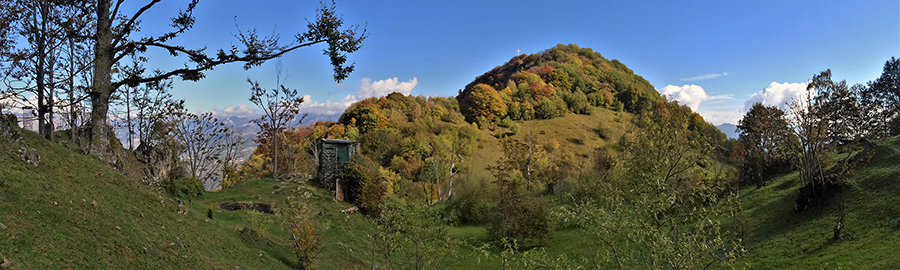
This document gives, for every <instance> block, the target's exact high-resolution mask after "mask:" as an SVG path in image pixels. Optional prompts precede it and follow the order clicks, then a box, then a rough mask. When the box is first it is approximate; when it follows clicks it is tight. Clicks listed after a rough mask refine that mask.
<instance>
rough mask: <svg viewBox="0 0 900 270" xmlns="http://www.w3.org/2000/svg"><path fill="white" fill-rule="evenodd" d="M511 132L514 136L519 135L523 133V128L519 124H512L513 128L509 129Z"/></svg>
mask: <svg viewBox="0 0 900 270" xmlns="http://www.w3.org/2000/svg"><path fill="white" fill-rule="evenodd" d="M509 131H510V132H512V134H513V135H515V134H519V132H520V131H522V126H519V124H512V126H510V127H509Z"/></svg>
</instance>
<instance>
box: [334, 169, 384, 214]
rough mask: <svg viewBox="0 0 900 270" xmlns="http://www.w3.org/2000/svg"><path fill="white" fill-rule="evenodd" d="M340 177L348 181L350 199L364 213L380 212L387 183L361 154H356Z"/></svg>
mask: <svg viewBox="0 0 900 270" xmlns="http://www.w3.org/2000/svg"><path fill="white" fill-rule="evenodd" d="M340 178H341V179H344V180H345V181H349V182H350V191H351V193H352V194H353V195H351V199H350V201H352V202H355V203H356V205H358V206H359V207H360V209H362V210H363V211H364V212H365V213H366V214H368V215H370V216H376V215H378V214H380V213H381V205H382V203H383V198H384V195H385V193H386V192H387V183H385V179H384V178H383V177H382V175H381V174H380V173H379V171H378V165H376V164H373V163H372V162H371V161H370V160H368V159H366V158H365V157H363V156H357V157H355V158H354V159H353V161H351V162H350V164H348V165H347V167H345V168H344V170H343V171H342V172H341V176H340Z"/></svg>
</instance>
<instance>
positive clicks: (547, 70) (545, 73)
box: [527, 66, 553, 82]
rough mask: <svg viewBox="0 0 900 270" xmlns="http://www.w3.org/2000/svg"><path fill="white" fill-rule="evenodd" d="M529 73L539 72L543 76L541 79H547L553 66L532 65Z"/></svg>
mask: <svg viewBox="0 0 900 270" xmlns="http://www.w3.org/2000/svg"><path fill="white" fill-rule="evenodd" d="M527 72H529V73H534V74H537V75H538V76H540V77H541V80H543V81H545V82H546V81H547V77H548V76H549V75H550V72H553V67H551V66H542V67H531V68H529V69H528V71H527Z"/></svg>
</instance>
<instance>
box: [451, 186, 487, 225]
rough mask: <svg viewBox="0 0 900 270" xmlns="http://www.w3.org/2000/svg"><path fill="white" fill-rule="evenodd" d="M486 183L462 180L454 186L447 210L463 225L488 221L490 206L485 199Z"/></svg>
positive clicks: (480, 223)
mask: <svg viewBox="0 0 900 270" xmlns="http://www.w3.org/2000/svg"><path fill="white" fill-rule="evenodd" d="M487 189H488V183H487V181H484V180H482V181H479V183H478V184H469V183H467V182H462V183H461V184H460V185H459V186H457V188H456V192H454V194H453V199H452V200H450V202H449V203H448V206H447V210H448V211H450V212H452V213H453V215H454V216H456V217H457V221H458V222H459V223H460V224H464V225H482V224H485V223H486V222H487V221H488V218H489V214H491V212H490V210H491V208H492V206H491V205H490V203H488V200H487V193H488V191H487Z"/></svg>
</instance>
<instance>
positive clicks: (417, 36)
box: [126, 0, 900, 124]
mask: <svg viewBox="0 0 900 270" xmlns="http://www.w3.org/2000/svg"><path fill="white" fill-rule="evenodd" d="M130 2H133V1H130ZM181 2H185V1H180V2H172V1H166V2H162V3H160V4H159V7H154V9H152V10H150V11H149V12H148V14H147V15H146V16H144V19H143V28H142V29H143V31H145V32H146V33H148V34H154V33H159V32H161V31H163V30H165V27H164V26H165V25H167V24H168V20H167V18H168V17H170V16H172V15H173V14H174V13H175V12H177V10H178V9H180V8H184V5H185V3H181ZM126 3H129V2H126ZM141 3H143V2H142V1H138V2H136V3H133V4H132V5H135V6H129V7H128V9H126V14H130V13H131V12H133V10H134V9H136V8H137V7H138V6H137V5H138V4H141ZM263 3H264V4H263ZM336 5H337V11H338V13H340V14H343V16H344V20H345V23H346V24H360V25H364V26H366V28H367V30H368V33H369V38H368V39H367V40H366V41H365V43H364V46H363V48H362V49H361V50H360V51H358V52H357V53H354V54H351V55H350V56H349V57H350V61H355V62H356V68H357V69H356V71H355V72H354V73H353V74H352V75H351V76H350V77H349V78H347V79H346V80H345V81H344V82H343V83H341V84H338V83H335V82H334V81H333V80H332V76H331V67H330V66H329V65H328V62H327V58H326V57H325V56H323V55H322V54H321V49H322V47H314V48H307V49H302V50H301V51H297V52H294V53H291V54H288V55H287V56H285V57H283V58H282V59H281V60H280V62H281V65H282V66H283V68H282V69H283V71H284V73H285V74H286V76H287V77H288V79H287V82H286V83H285V85H286V86H288V87H290V88H295V89H298V90H299V91H300V92H302V93H304V94H305V95H309V100H308V101H307V103H308V104H307V105H308V107H307V110H308V111H310V112H317V113H340V112H341V111H343V110H342V109H341V108H342V106H346V105H347V104H349V102H352V101H355V100H358V99H361V98H364V97H366V96H371V95H379V94H386V93H389V92H390V91H401V92H404V93H411V94H414V95H419V94H421V95H426V96H432V95H437V96H453V95H456V93H457V91H458V90H459V89H460V88H462V87H464V86H465V85H466V84H467V83H469V82H471V81H472V80H473V79H474V78H475V77H476V76H478V75H480V74H482V73H484V72H486V71H488V70H490V69H492V68H493V67H495V66H498V65H501V64H503V63H504V62H506V61H507V60H509V59H510V58H511V57H513V56H515V54H516V52H517V50H521V52H522V53H537V52H539V51H541V50H544V49H548V48H550V47H553V46H555V45H556V44H558V43H562V44H570V43H574V44H578V45H579V46H581V47H588V48H592V49H593V50H594V51H596V52H599V53H601V54H602V55H603V56H605V57H606V58H608V59H619V60H620V61H622V62H623V63H625V64H626V65H627V66H628V67H629V68H631V69H632V70H634V72H635V73H637V74H638V75H641V76H643V77H644V78H646V79H647V80H648V81H650V83H651V84H653V86H654V87H656V88H657V89H659V90H660V91H661V92H663V93H667V94H669V95H671V96H673V97H675V98H676V99H679V100H681V101H683V102H684V103H687V104H689V105H691V106H692V107H694V108H695V109H696V110H697V111H699V112H700V113H701V115H703V116H704V117H705V118H706V119H707V120H708V121H710V122H712V123H713V124H720V123H723V122H736V121H737V120H738V119H739V118H740V117H741V115H742V114H743V112H744V107H745V104H746V103H748V100H752V101H764V102H767V103H770V104H779V103H780V102H783V100H784V99H786V98H789V97H790V96H791V94H792V93H794V92H796V91H797V89H802V88H803V87H804V83H805V82H806V81H808V80H809V79H810V78H812V76H813V75H814V74H815V73H818V72H820V71H822V70H825V69H829V68H830V69H831V70H832V72H833V74H834V78H836V79H846V80H847V82H848V83H851V84H852V83H863V82H866V81H869V80H873V79H875V78H876V77H878V76H879V74H880V73H881V69H882V66H883V64H884V62H885V61H886V60H888V59H890V57H891V56H900V3H898V1H895V0H894V1H546V0H545V1H443V2H439V1H389V2H385V1H340V0H338V2H337V3H336ZM317 6H318V3H317V2H314V1H243V0H220V1H209V0H207V1H201V2H200V4H199V5H198V7H197V10H196V11H195V15H196V17H197V24H196V25H195V28H194V29H193V30H191V31H190V32H188V33H187V34H185V35H183V36H182V37H180V38H178V39H176V41H177V42H179V43H181V44H185V45H187V46H188V47H191V46H194V47H196V46H207V47H208V48H209V49H211V50H212V49H218V48H227V47H229V46H230V45H231V44H232V43H234V42H235V39H234V37H233V36H232V35H233V34H234V33H236V32H237V30H236V28H235V22H237V23H238V24H239V25H240V27H241V28H242V29H248V28H252V27H255V28H256V29H257V30H258V31H259V32H260V33H272V32H275V33H279V34H281V36H282V38H283V39H284V41H288V40H289V39H290V37H291V36H292V35H293V34H294V33H297V32H299V31H302V30H303V27H305V25H306V24H305V22H304V20H303V19H304V18H305V17H306V18H313V17H314V15H315V13H314V10H315V8H316V7H317ZM149 56H150V57H151V60H150V63H148V66H149V67H161V68H165V67H177V66H179V65H181V63H182V62H183V60H180V59H173V58H171V57H168V56H166V55H165V54H163V53H151V54H150V55H149ZM275 63H276V62H275V61H273V62H270V63H267V64H265V65H263V66H260V67H257V68H254V69H252V70H250V71H244V70H243V69H242V67H241V65H239V64H233V65H230V66H222V67H218V68H216V70H214V71H212V72H209V73H208V74H207V78H206V79H204V80H202V81H201V82H196V83H195V82H177V83H176V85H175V87H176V89H175V90H174V91H173V92H174V93H175V95H176V97H178V98H183V99H185V101H186V104H187V105H188V107H189V108H191V109H192V110H195V111H196V110H203V111H205V110H218V111H227V112H229V113H233V114H240V113H250V112H251V108H252V106H249V107H248V106H246V105H247V104H249V102H248V101H247V98H248V97H249V85H248V84H247V83H246V82H245V81H246V80H247V78H250V79H252V80H258V81H260V83H262V85H264V86H267V87H273V86H274V84H275V82H274V81H275V79H274V70H275ZM329 101H330V102H332V103H329ZM241 104H243V105H241ZM226 109H227V110H226Z"/></svg>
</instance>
